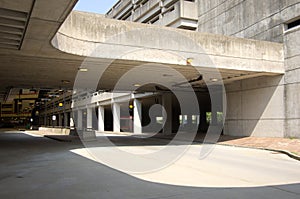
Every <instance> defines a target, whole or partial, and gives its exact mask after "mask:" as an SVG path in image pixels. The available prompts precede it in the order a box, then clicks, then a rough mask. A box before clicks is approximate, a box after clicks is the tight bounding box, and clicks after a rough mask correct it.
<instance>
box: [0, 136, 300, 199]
mask: <svg viewBox="0 0 300 199" xmlns="http://www.w3.org/2000/svg"><path fill="white" fill-rule="evenodd" d="M80 148H82V144H81V143H80V142H77V141H76V140H75V141H73V142H58V141H55V140H51V139H48V138H44V137H34V136H30V135H26V134H23V133H21V132H14V133H12V132H10V133H0V157H1V163H0V198H101V199H102V198H104V199H105V198H109V199H111V198H122V199H126V198H139V199H141V198H142V199H144V198H145V199H150V198H151V199H154V198H201V199H202V198H214V199H218V198H222V199H223V198H225V199H226V198H228V199H234V198H243V199H244V198H245V199H248V198H249V199H250V198H251V199H253V198H272V199H276V198H285V199H289V198H294V199H298V198H299V197H300V184H299V183H295V184H283V185H272V186H262V187H256V188H251V187H248V188H216V187H210V188H208V187H206V188H196V187H184V186H172V185H165V184H159V183H151V182H146V181H143V180H139V179H137V178H134V177H132V176H130V175H127V174H124V173H122V172H119V171H117V170H114V169H111V168H109V167H107V166H105V165H103V164H99V163H97V162H95V161H91V160H88V159H86V158H84V157H82V156H79V155H76V154H75V153H73V152H71V150H76V149H80ZM285 161H287V162H289V161H290V160H289V159H285ZM293 161H294V160H293ZM240 163H242V162H240ZM258 163H259V162H258ZM245 164H246V163H245ZM246 165H247V164H246ZM219 166H220V168H222V167H224V166H225V165H223V164H222V163H221V162H220V165H219ZM273 166H276V165H273ZM253 170H255V168H253ZM280 171H282V170H280ZM266 172H268V171H266ZM174 175H177V173H174Z"/></svg>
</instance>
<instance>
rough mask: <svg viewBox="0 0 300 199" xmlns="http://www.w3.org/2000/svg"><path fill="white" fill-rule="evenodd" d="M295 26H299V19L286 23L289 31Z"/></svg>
mask: <svg viewBox="0 0 300 199" xmlns="http://www.w3.org/2000/svg"><path fill="white" fill-rule="evenodd" d="M296 26H300V19H298V20H296V21H293V22H291V23H288V24H287V29H291V28H294V27H296Z"/></svg>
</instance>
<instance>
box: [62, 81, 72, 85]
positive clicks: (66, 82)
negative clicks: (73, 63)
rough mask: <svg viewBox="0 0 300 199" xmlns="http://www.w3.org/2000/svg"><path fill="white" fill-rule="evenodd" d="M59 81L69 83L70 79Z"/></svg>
mask: <svg viewBox="0 0 300 199" xmlns="http://www.w3.org/2000/svg"><path fill="white" fill-rule="evenodd" d="M61 82H62V83H63V84H69V83H71V81H70V80H61Z"/></svg>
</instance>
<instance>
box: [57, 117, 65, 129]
mask: <svg viewBox="0 0 300 199" xmlns="http://www.w3.org/2000/svg"><path fill="white" fill-rule="evenodd" d="M57 119H58V126H60V127H61V126H62V125H63V119H64V115H63V114H58V118H57Z"/></svg>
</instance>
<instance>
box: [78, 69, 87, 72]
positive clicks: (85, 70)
mask: <svg viewBox="0 0 300 199" xmlns="http://www.w3.org/2000/svg"><path fill="white" fill-rule="evenodd" d="M78 70H79V71H80V72H87V71H88V69H87V68H78Z"/></svg>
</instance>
